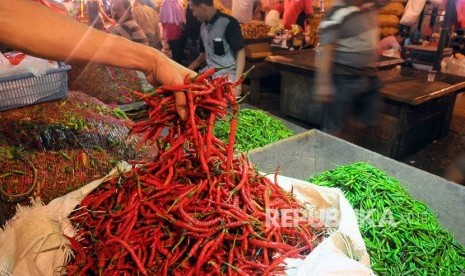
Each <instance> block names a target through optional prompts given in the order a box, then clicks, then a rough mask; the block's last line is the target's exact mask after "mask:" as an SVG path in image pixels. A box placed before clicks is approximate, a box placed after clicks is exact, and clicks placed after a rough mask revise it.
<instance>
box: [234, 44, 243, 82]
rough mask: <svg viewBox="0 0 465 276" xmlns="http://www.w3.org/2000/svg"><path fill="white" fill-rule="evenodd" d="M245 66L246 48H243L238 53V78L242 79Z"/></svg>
mask: <svg viewBox="0 0 465 276" xmlns="http://www.w3.org/2000/svg"><path fill="white" fill-rule="evenodd" d="M244 67H245V50H244V48H242V49H241V50H239V51H238V52H237V53H236V79H235V81H236V80H238V79H240V78H241V76H242V73H243V72H244Z"/></svg>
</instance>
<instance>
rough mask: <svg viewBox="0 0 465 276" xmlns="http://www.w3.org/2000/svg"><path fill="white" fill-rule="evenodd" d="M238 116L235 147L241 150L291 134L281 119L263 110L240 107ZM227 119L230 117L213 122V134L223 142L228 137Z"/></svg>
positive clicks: (253, 147) (259, 145) (260, 145)
mask: <svg viewBox="0 0 465 276" xmlns="http://www.w3.org/2000/svg"><path fill="white" fill-rule="evenodd" d="M238 118H239V120H238V123H237V130H236V145H235V149H236V150H238V151H241V152H247V151H248V150H251V149H255V148H259V147H263V146H265V145H268V144H271V143H273V142H276V141H279V140H281V139H284V138H287V137H289V136H292V134H293V133H292V131H290V130H289V129H287V128H286V127H285V126H284V125H283V123H282V122H281V121H279V120H277V119H275V118H273V117H271V116H269V115H267V114H265V113H264V112H263V111H259V110H253V109H242V110H240V111H239V115H238ZM229 121H230V118H226V119H225V120H220V121H218V122H217V123H216V124H215V129H214V134H215V136H216V137H218V138H220V139H221V140H222V141H224V142H227V141H228V137H229V127H230V125H231V124H230V123H229Z"/></svg>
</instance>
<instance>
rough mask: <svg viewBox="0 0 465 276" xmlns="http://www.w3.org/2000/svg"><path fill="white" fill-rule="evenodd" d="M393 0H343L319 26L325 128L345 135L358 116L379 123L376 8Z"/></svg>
mask: <svg viewBox="0 0 465 276" xmlns="http://www.w3.org/2000/svg"><path fill="white" fill-rule="evenodd" d="M387 2H388V0H376V1H375V0H373V1H363V0H345V1H342V0H339V1H335V2H334V6H333V8H332V9H331V10H330V11H329V12H328V13H327V14H326V15H325V17H324V18H323V20H322V21H321V23H320V27H319V35H318V38H319V41H320V46H319V47H320V54H319V56H318V57H317V61H316V65H317V66H316V67H317V78H316V91H315V95H316V100H318V101H321V102H322V103H323V104H324V108H323V131H325V132H328V133H331V134H334V135H341V131H342V129H343V127H344V125H345V122H346V120H347V119H348V118H349V116H350V115H353V116H354V117H355V118H356V119H357V121H358V122H360V123H361V124H362V125H363V126H368V125H374V124H376V122H377V119H378V116H379V113H380V111H381V98H380V96H379V91H378V90H379V88H380V81H379V79H378V77H377V75H376V61H377V49H378V41H379V34H378V24H377V10H378V9H379V8H381V7H382V6H383V5H385V4H386V3H387Z"/></svg>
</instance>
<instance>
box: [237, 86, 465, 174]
mask: <svg viewBox="0 0 465 276" xmlns="http://www.w3.org/2000/svg"><path fill="white" fill-rule="evenodd" d="M273 82H275V80H267V81H266V82H265V83H262V87H263V89H262V93H261V98H260V103H259V104H253V106H255V107H257V108H260V109H263V110H266V111H268V112H270V113H271V114H273V115H275V116H277V117H281V118H283V119H285V120H287V121H289V122H291V123H294V124H296V125H298V126H300V127H303V128H305V129H312V128H318V127H317V126H314V125H309V124H306V123H305V122H302V121H299V120H296V119H293V118H290V117H288V116H286V115H284V114H282V113H281V112H280V108H279V87H280V86H279V85H280V84H279V83H273ZM244 90H247V87H245V89H244ZM462 155H465V93H462V94H460V95H458V97H457V102H456V106H455V109H454V116H453V119H452V123H451V128H450V131H449V133H448V134H447V136H446V137H444V138H442V139H440V140H436V141H433V142H432V143H431V144H429V145H427V146H426V147H424V148H423V149H421V150H419V151H417V152H415V153H413V154H410V155H408V156H406V157H405V158H402V159H400V160H398V161H400V162H403V163H405V164H408V165H410V166H413V167H416V168H418V169H421V170H424V171H427V172H430V173H432V174H435V175H438V176H441V177H444V175H445V171H446V170H447V168H448V167H449V166H450V165H451V164H452V162H453V161H454V160H455V159H456V158H458V157H459V156H462Z"/></svg>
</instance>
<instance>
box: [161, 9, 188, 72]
mask: <svg viewBox="0 0 465 276" xmlns="http://www.w3.org/2000/svg"><path fill="white" fill-rule="evenodd" d="M160 22H161V24H162V27H163V39H164V40H165V41H166V42H167V43H168V45H169V46H170V50H171V56H172V58H173V60H174V61H176V62H177V63H180V64H182V62H183V60H184V47H185V45H186V37H185V32H184V28H185V24H186V17H185V12H184V8H183V6H182V3H181V0H164V1H163V3H162V5H161V9H160Z"/></svg>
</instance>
